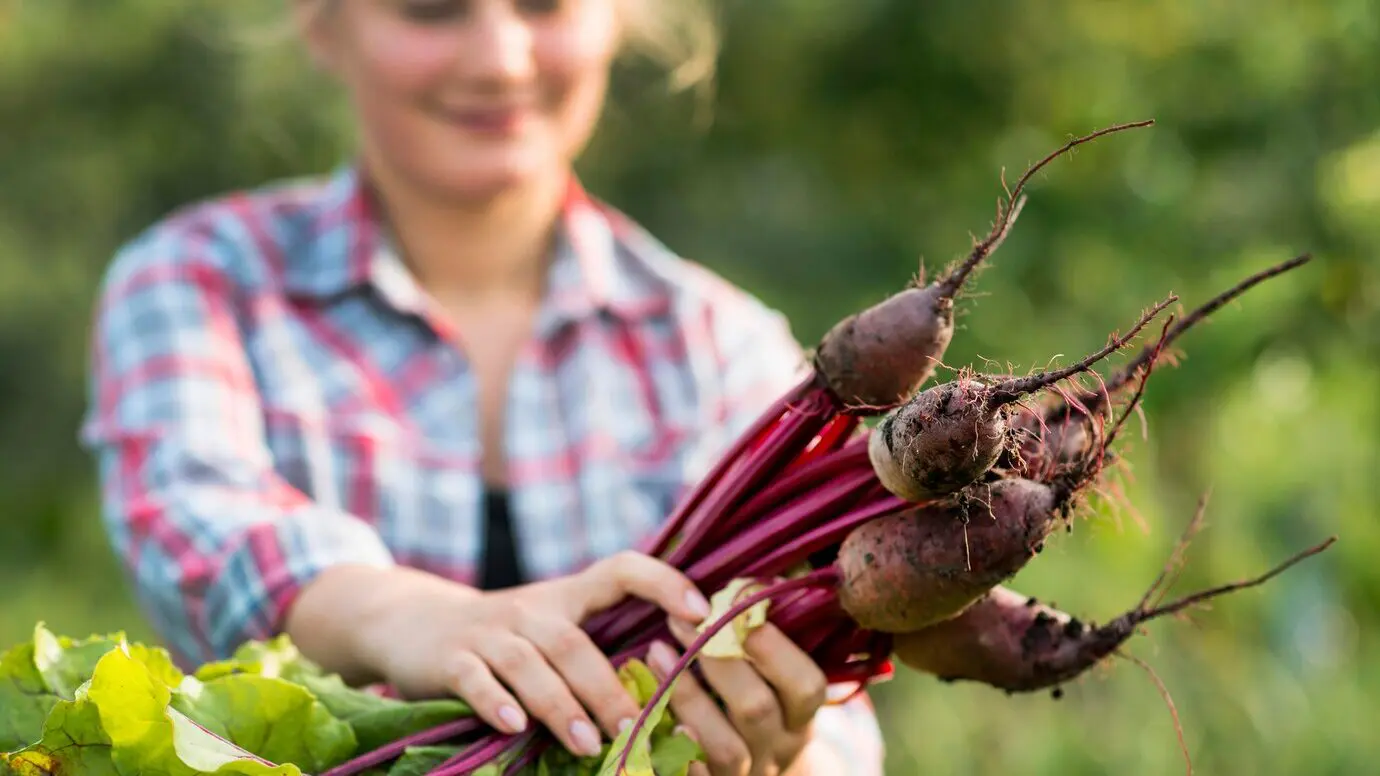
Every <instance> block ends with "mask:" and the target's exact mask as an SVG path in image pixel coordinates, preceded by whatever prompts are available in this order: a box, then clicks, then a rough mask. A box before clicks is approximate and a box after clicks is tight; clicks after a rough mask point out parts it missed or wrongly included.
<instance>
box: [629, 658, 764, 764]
mask: <svg viewBox="0 0 1380 776" xmlns="http://www.w3.org/2000/svg"><path fill="white" fill-rule="evenodd" d="M679 659H680V653H679V652H677V651H676V650H674V649H672V648H671V647H670V646H669V645H667V644H665V643H663V642H660V641H657V642H653V643H652V645H651V647H650V648H649V649H648V650H647V663H648V665H649V667H650V668H651V669H652V672H653V673H654V674H656V676H657V678H658V679H661V680H664V679H665V678H666V676H667V675H668V674H669V673H670V672H671V670H673V669H674V667H675V664H676V661H677V660H679ZM670 707H671V713H672V714H674V715H675V718H676V721H677V722H679V723H680V724H681V725H684V726H685V727H686V728H688V729H689V731H690V733H689V734H690V735H691V736H692V737H693V738H694V739H695V740H696V741H698V742H699V745H700V748H701V749H703V750H704V754H705V759H706V760H707V761H708V765H709V768H708V771H709V772H710V773H712V774H713V776H747V774H749V773H750V772H751V768H752V752H751V750H750V749H749V748H748V744H747V742H746V741H744V740H743V737H742V735H740V734H739V732H738V729H737V728H736V727H734V725H733V723H732V722H730V721H729V719H728V718H727V717H726V716H724V713H723V711H721V710H720V709H719V705H718V703H717V702H715V700H714V697H713V696H711V695H710V694H709V693H708V692H706V691H705V689H704V688H703V687H702V686H701V685H700V683H699V682H698V681H697V680H696V679H695V675H694V674H692V673H691V672H689V671H684V672H682V673H681V674H680V675H679V676H677V677H676V686H675V689H674V690H672V691H671V702H670ZM692 772H693V771H692Z"/></svg>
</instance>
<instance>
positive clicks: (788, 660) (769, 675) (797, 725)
mask: <svg viewBox="0 0 1380 776" xmlns="http://www.w3.org/2000/svg"><path fill="white" fill-rule="evenodd" d="M743 648H744V651H745V652H747V653H748V656H749V657H751V658H752V666H753V667H754V668H755V669H756V671H757V673H759V674H760V675H761V676H762V678H763V679H765V680H766V681H767V683H768V684H770V685H771V686H772V687H774V688H776V695H777V697H778V698H779V699H780V702H781V711H782V718H783V723H784V725H785V728H786V729H787V730H791V731H798V730H802V729H804V728H805V727H807V726H808V725H809V724H810V722H811V721H812V720H813V719H814V718H815V714H816V713H817V712H818V711H819V709H820V707H821V706H823V705H824V702H825V701H826V700H827V699H828V692H829V680H828V677H826V676H825V675H824V671H823V670H821V669H820V667H819V665H818V664H817V663H815V661H814V660H813V659H812V658H811V657H810V655H809V653H807V652H805V651H804V650H802V649H801V648H800V647H799V646H798V645H797V644H796V643H795V642H793V641H791V640H790V639H789V638H788V637H787V636H786V634H784V633H782V632H781V631H780V630H779V629H778V628H777V627H776V626H775V625H772V624H771V623H766V624H764V625H762V626H761V627H760V628H758V629H757V630H755V631H754V632H753V633H752V635H751V636H749V637H748V639H747V642H746V644H744V647H743Z"/></svg>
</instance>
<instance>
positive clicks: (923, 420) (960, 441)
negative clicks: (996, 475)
mask: <svg viewBox="0 0 1380 776" xmlns="http://www.w3.org/2000/svg"><path fill="white" fill-rule="evenodd" d="M982 389H983V384H982V383H980V382H977V381H976V380H967V379H965V380H955V381H953V382H948V383H944V384H943V385H936V386H934V387H933V388H929V389H926V390H925V391H923V392H921V393H920V394H918V395H917V396H916V397H915V398H914V399H912V400H911V401H909V402H907V403H906V404H905V405H903V406H901V407H899V408H897V409H896V410H895V411H893V412H892V413H891V414H889V415H888V416H887V417H886V419H885V420H883V421H882V423H881V427H880V428H879V429H878V432H879V433H876V434H873V435H872V436H871V438H870V439H869V440H868V455H869V457H870V459H871V461H872V467H873V469H874V470H875V471H876V472H877V477H878V479H880V480H881V482H882V485H883V487H885V488H886V489H887V490H888V491H890V492H891V493H893V494H895V495H896V496H899V497H900V498H903V499H905V500H907V501H914V502H920V501H928V500H931V499H936V498H942V497H944V496H948V495H950V494H952V493H956V492H958V491H959V490H961V489H962V488H964V487H966V486H968V485H970V484H972V483H974V482H976V481H978V479H980V478H981V477H982V475H983V474H984V473H985V472H986V471H987V470H988V469H990V468H992V466H993V465H994V464H996V462H997V459H998V458H999V457H1000V456H1001V453H1002V449H1003V447H1004V446H1005V445H1006V442H1007V436H1008V427H1007V422H1006V410H1005V408H1004V407H1003V408H999V409H998V410H996V411H995V412H990V411H989V410H988V409H987V407H986V403H985V401H984V393H985V392H984V391H983V390H982Z"/></svg>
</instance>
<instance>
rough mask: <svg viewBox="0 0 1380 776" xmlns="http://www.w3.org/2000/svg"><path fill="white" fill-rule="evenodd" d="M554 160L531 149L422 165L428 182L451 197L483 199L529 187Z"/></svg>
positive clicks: (549, 169) (548, 170) (546, 174)
mask: <svg viewBox="0 0 1380 776" xmlns="http://www.w3.org/2000/svg"><path fill="white" fill-rule="evenodd" d="M557 164H558V163H557V162H555V161H553V160H550V159H546V158H542V157H541V155H538V154H534V153H530V152H529V153H521V152H517V153H504V152H495V153H492V154H488V155H486V156H485V158H484V159H482V160H475V159H465V160H456V161H455V162H453V163H451V164H446V165H436V166H432V167H430V169H424V171H423V174H424V175H426V176H427V177H428V178H430V179H431V182H432V186H433V187H434V188H436V189H439V190H440V191H442V192H444V193H445V194H446V195H448V196H449V197H451V198H455V199H459V200H463V201H483V200H491V199H497V198H500V197H503V196H505V195H507V194H510V193H513V192H517V191H521V190H523V189H528V188H532V187H533V186H534V184H537V183H539V182H540V181H542V180H543V179H546V178H549V177H550V176H551V173H552V172H553V168H554V167H555V166H557Z"/></svg>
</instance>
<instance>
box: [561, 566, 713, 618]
mask: <svg viewBox="0 0 1380 776" xmlns="http://www.w3.org/2000/svg"><path fill="white" fill-rule="evenodd" d="M573 581H574V584H572V585H569V586H567V589H568V590H569V592H570V593H572V594H573V596H572V598H571V599H568V600H567V602H566V603H567V608H568V609H569V611H568V612H567V613H568V614H569V615H570V619H571V620H572V621H574V622H582V621H583V620H584V619H585V618H587V617H589V616H590V615H592V614H594V613H596V612H599V611H602V610H604V609H607V608H609V607H610V606H613V605H614V604H616V603H618V602H619V601H622V600H623V599H624V598H627V597H629V596H632V597H634V598H640V599H642V600H644V601H648V602H650V603H652V604H654V605H656V606H657V607H659V608H660V609H662V610H664V611H665V612H666V613H667V614H669V615H671V616H673V617H677V618H679V619H682V620H687V621H689V622H696V623H697V622H699V621H701V620H703V619H704V618H705V617H707V616H709V601H708V600H706V599H705V597H704V595H703V594H702V593H700V591H699V588H697V587H695V583H694V582H691V581H690V578H689V577H687V576H686V575H685V574H683V573H681V572H680V571H679V570H677V569H676V568H675V567H674V566H671V565H669V564H667V563H664V562H662V561H660V560H657V559H656V558H653V557H652V556H650V555H645V554H643V553H640V552H633V551H630V550H629V551H624V552H620V553H618V554H616V555H611V556H609V557H607V558H604V559H602V560H599V561H597V562H595V563H594V564H592V565H591V566H589V568H587V569H585V570H584V571H583V572H581V573H580V574H578V575H577V576H576V577H575V578H574V580H573Z"/></svg>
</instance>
